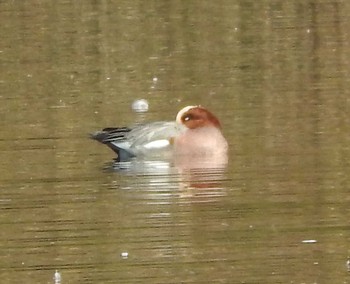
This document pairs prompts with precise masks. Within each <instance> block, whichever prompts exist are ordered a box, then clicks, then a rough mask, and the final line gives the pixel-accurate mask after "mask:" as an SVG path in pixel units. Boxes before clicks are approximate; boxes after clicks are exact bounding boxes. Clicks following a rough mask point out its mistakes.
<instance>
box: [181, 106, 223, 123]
mask: <svg viewBox="0 0 350 284" xmlns="http://www.w3.org/2000/svg"><path fill="white" fill-rule="evenodd" d="M176 122H177V123H179V124H183V125H185V126H186V127H187V128H189V129H195V128H199V127H206V126H212V127H216V128H221V125H220V122H219V120H218V119H217V118H216V116H215V115H213V114H212V113H211V112H210V111H208V110H207V109H206V108H204V107H201V106H187V107H184V108H183V109H182V110H180V111H179V112H178V114H177V116H176Z"/></svg>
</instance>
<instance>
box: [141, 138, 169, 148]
mask: <svg viewBox="0 0 350 284" xmlns="http://www.w3.org/2000/svg"><path fill="white" fill-rule="evenodd" d="M169 145H170V142H169V140H167V139H161V140H155V141H152V142H149V143H147V144H145V145H144V146H143V147H145V148H146V149H149V150H150V149H161V148H164V147H167V146H169Z"/></svg>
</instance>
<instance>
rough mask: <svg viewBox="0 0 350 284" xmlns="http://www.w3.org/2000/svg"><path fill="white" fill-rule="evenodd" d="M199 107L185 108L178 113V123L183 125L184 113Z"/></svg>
mask: <svg viewBox="0 0 350 284" xmlns="http://www.w3.org/2000/svg"><path fill="white" fill-rule="evenodd" d="M196 107H198V106H186V107H184V108H183V109H182V110H180V111H179V112H178V114H177V115H176V122H177V123H181V117H182V116H183V114H184V113H186V112H188V111H189V110H190V109H192V108H196Z"/></svg>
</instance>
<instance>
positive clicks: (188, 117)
mask: <svg viewBox="0 0 350 284" xmlns="http://www.w3.org/2000/svg"><path fill="white" fill-rule="evenodd" d="M191 119H192V115H186V116H185V117H184V121H189V120H191Z"/></svg>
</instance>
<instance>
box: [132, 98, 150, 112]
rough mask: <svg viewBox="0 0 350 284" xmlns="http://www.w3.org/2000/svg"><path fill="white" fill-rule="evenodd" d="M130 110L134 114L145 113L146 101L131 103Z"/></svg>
mask: <svg viewBox="0 0 350 284" xmlns="http://www.w3.org/2000/svg"><path fill="white" fill-rule="evenodd" d="M131 108H132V110H133V111H135V112H147V111H148V101H147V100H145V99H140V100H136V101H134V102H133V103H132V105H131Z"/></svg>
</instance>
